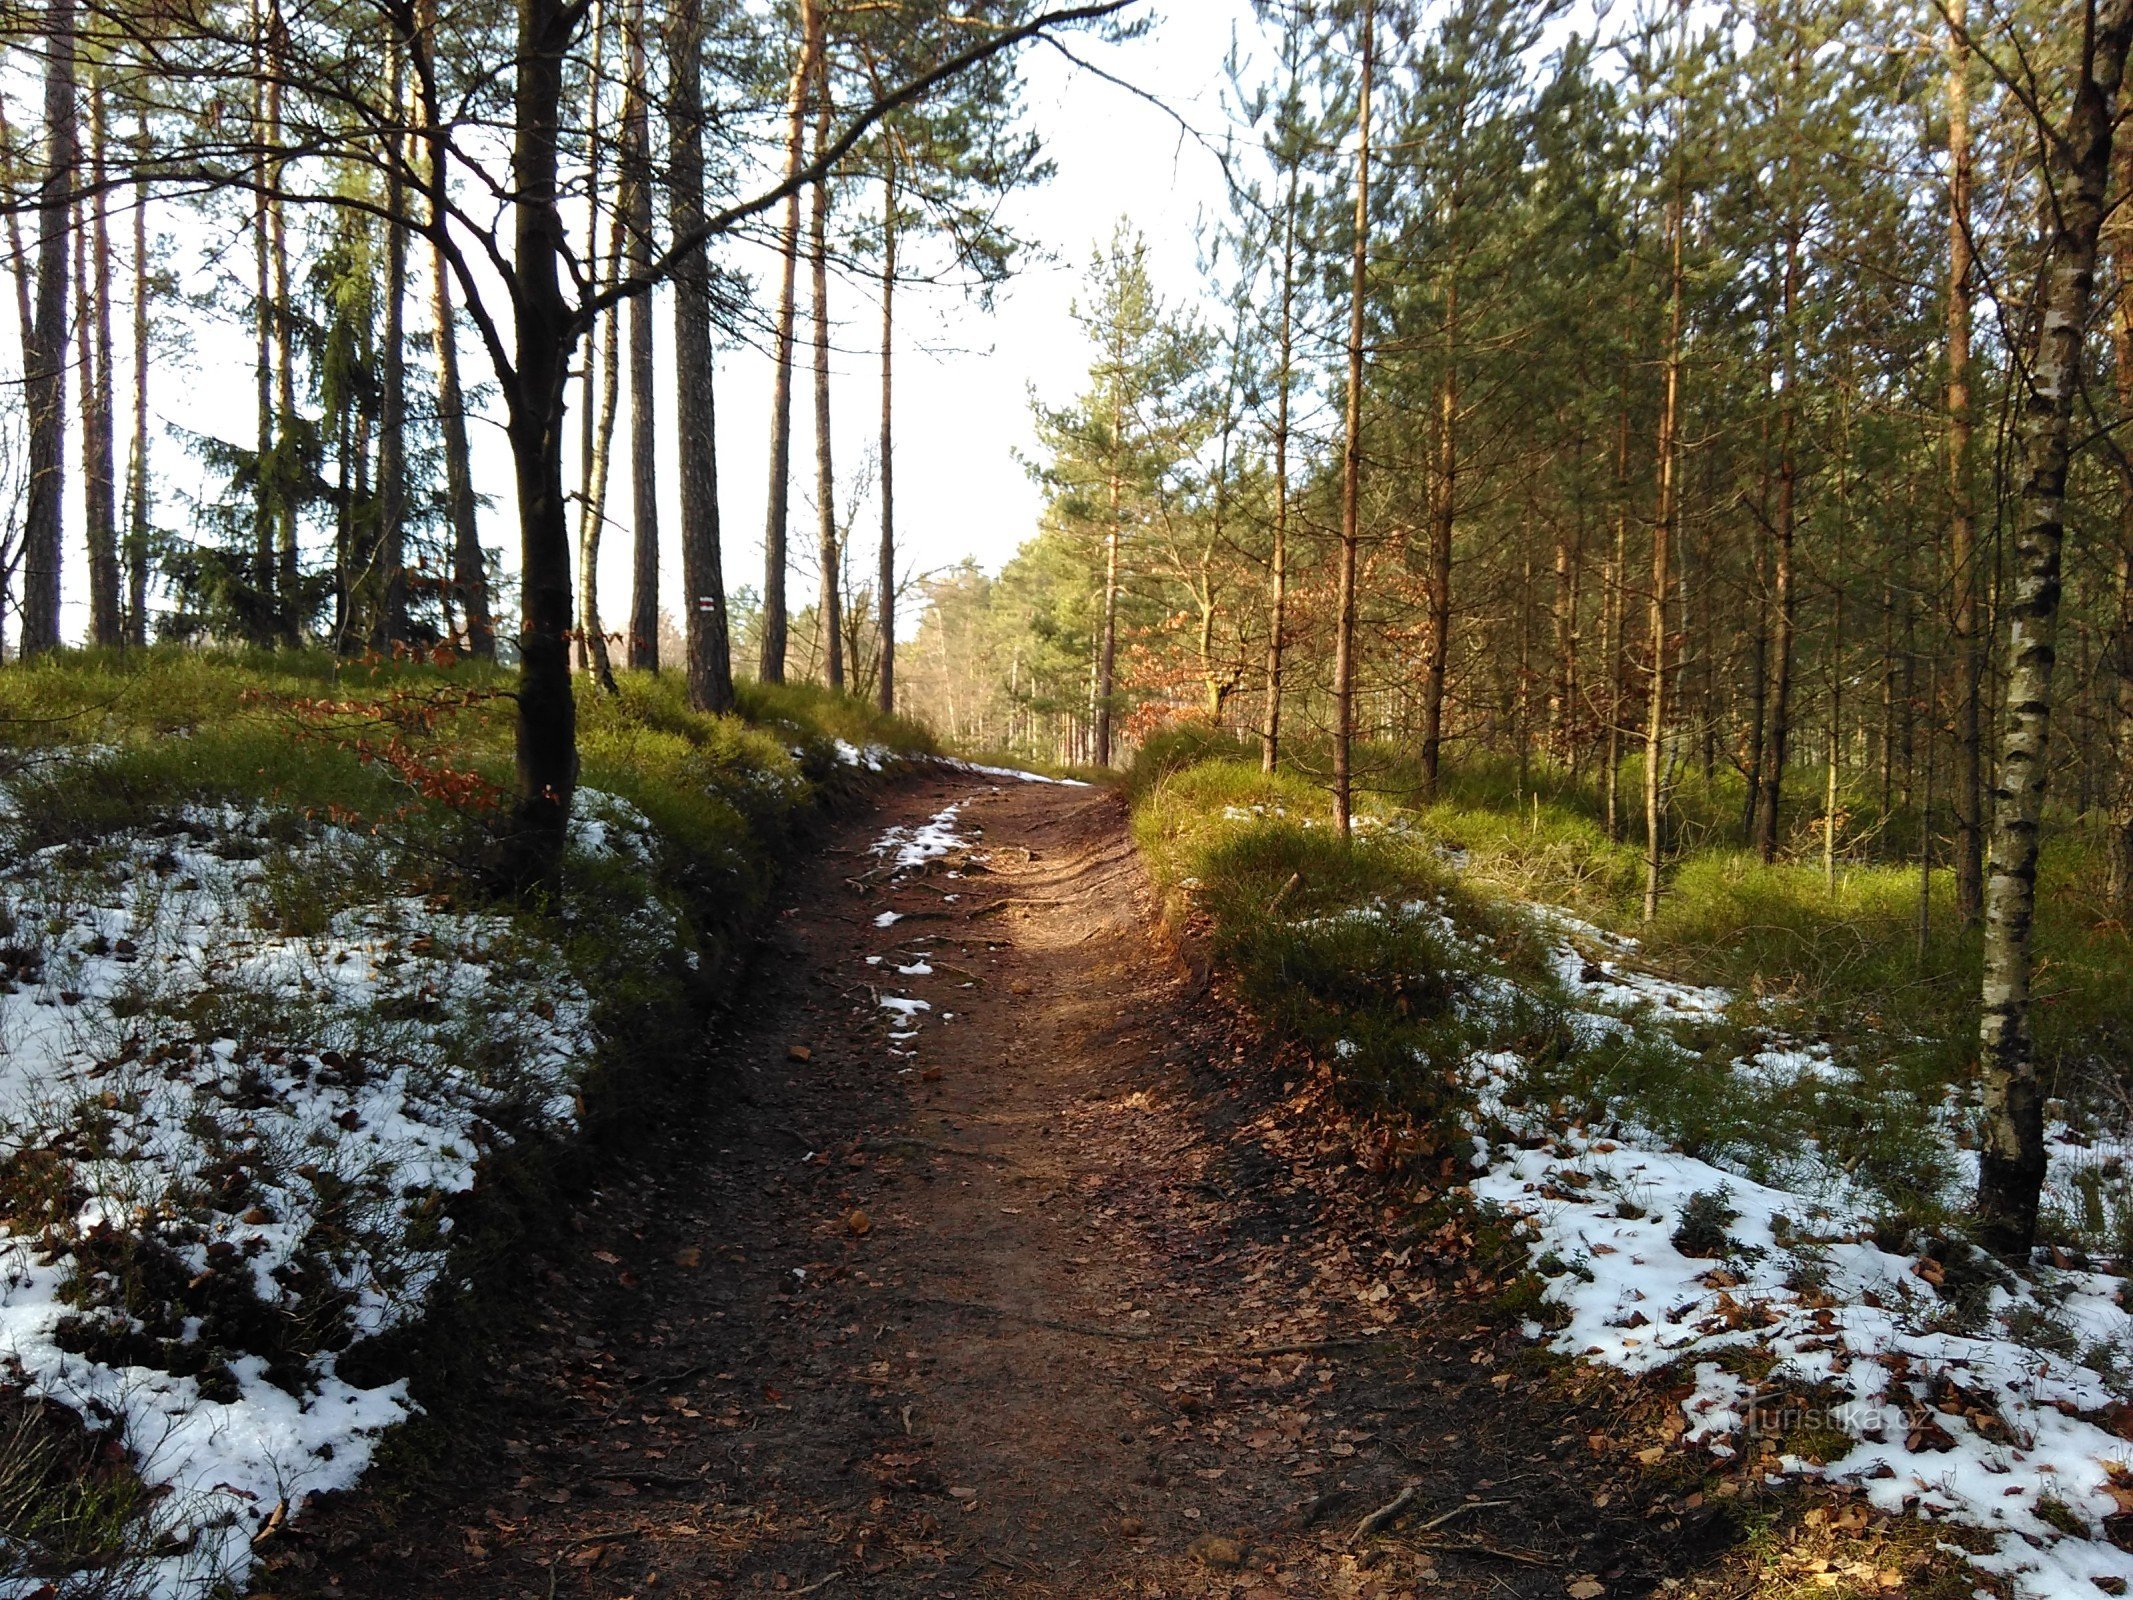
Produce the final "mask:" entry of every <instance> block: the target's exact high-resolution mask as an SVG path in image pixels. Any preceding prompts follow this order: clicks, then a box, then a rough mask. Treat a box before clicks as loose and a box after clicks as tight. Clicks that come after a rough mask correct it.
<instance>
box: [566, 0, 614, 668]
mask: <svg viewBox="0 0 2133 1600" xmlns="http://www.w3.org/2000/svg"><path fill="white" fill-rule="evenodd" d="M590 11H591V16H592V60H591V62H590V64H589V66H588V67H587V70H586V91H585V278H586V281H587V282H589V283H595V284H601V285H602V286H603V287H604V286H605V284H606V283H607V281H608V280H607V279H606V278H603V276H602V272H601V264H600V263H601V256H600V204H601V201H602V200H603V198H605V195H606V182H607V172H606V166H605V157H606V152H607V119H606V117H605V116H604V115H603V110H604V108H603V106H602V104H601V99H600V94H601V90H602V89H603V88H604V87H605V86H606V83H607V0H591V5H590ZM616 214H617V216H619V215H620V214H621V213H620V208H619V207H618V208H617V209H616ZM581 359H582V360H583V362H584V371H583V372H582V373H581V374H580V375H579V378H578V570H579V573H580V581H579V588H578V594H577V604H578V627H577V633H576V637H575V639H574V641H573V643H574V646H575V651H576V655H577V662H578V670H579V671H580V672H589V671H591V670H592V629H590V628H589V627H587V626H586V624H585V593H584V583H583V576H582V575H583V572H584V568H585V539H586V536H587V534H588V532H589V531H590V528H591V524H590V523H589V521H588V520H587V519H588V516H589V514H590V509H591V506H592V498H593V475H594V473H595V471H596V470H597V462H598V459H599V451H600V439H599V434H598V431H597V430H598V428H599V424H600V324H599V323H598V322H597V321H596V322H594V323H593V324H592V325H591V326H590V327H588V328H587V329H586V330H585V347H584V354H583V356H582V358H581Z"/></svg>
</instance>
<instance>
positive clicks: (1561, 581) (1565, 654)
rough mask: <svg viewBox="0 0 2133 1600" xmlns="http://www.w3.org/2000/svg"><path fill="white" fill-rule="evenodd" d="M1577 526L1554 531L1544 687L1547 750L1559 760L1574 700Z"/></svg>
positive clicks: (1564, 524)
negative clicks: (1549, 671) (1549, 664)
mask: <svg viewBox="0 0 2133 1600" xmlns="http://www.w3.org/2000/svg"><path fill="white" fill-rule="evenodd" d="M1579 532H1580V526H1579V524H1578V523H1576V522H1575V521H1573V520H1571V519H1570V518H1567V517H1566V518H1563V519H1562V520H1561V521H1559V522H1558V523H1557V524H1556V530H1555V591H1554V596H1553V602H1554V603H1553V604H1552V606H1551V607H1550V620H1551V622H1552V623H1553V624H1554V633H1555V672H1554V674H1553V681H1552V682H1551V683H1550V684H1549V685H1548V749H1549V753H1550V754H1552V755H1555V756H1558V757H1560V756H1562V755H1563V754H1564V753H1565V752H1566V751H1567V749H1568V748H1569V739H1568V732H1569V726H1570V715H1571V706H1572V705H1573V704H1574V703H1575V701H1576V697H1577V674H1578V665H1577V614H1578V590H1577V548H1576V540H1577V536H1578V533H1579Z"/></svg>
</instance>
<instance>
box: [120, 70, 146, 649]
mask: <svg viewBox="0 0 2133 1600" xmlns="http://www.w3.org/2000/svg"><path fill="white" fill-rule="evenodd" d="M135 150H136V156H137V159H138V161H139V163H140V168H139V170H140V171H145V168H146V164H147V158H148V115H147V113H146V112H143V113H141V116H140V124H139V128H138V130H137V132H136V134H135ZM149 294H150V288H149V274H148V179H147V178H146V177H145V176H139V175H137V176H136V177H135V179H134V184H133V450H132V453H131V455H130V457H129V458H128V460H127V463H126V634H127V638H128V640H129V641H130V642H131V643H133V644H134V645H135V646H137V647H141V646H145V645H146V644H147V643H148V546H149V518H150V514H151V494H152V490H151V489H150V486H149V482H148V472H149V461H148V444H149V440H148V381H149V342H148V328H149V304H148V302H149Z"/></svg>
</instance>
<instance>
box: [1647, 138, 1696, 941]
mask: <svg viewBox="0 0 2133 1600" xmlns="http://www.w3.org/2000/svg"><path fill="white" fill-rule="evenodd" d="M1677 160H1678V157H1677ZM1685 210H1686V206H1685V201H1684V197H1683V194H1682V180H1681V177H1680V175H1679V173H1678V172H1677V173H1676V175H1675V179H1674V192H1673V194H1672V195H1671V196H1670V197H1669V198H1668V200H1667V212H1666V231H1667V250H1668V257H1669V262H1670V267H1669V278H1670V282H1669V287H1668V291H1667V334H1666V380H1665V381H1666V392H1665V394H1664V396H1663V398H1662V399H1661V402H1660V409H1659V450H1658V476H1659V504H1658V508H1657V514H1656V515H1655V516H1654V517H1653V518H1652V592H1651V611H1650V617H1649V621H1648V626H1649V628H1650V630H1651V640H1650V644H1651V654H1652V661H1651V674H1652V676H1651V692H1650V696H1649V701H1650V703H1649V704H1648V705H1647V706H1646V707H1645V721H1644V920H1645V921H1646V922H1650V921H1651V920H1653V919H1654V918H1655V917H1657V916H1658V915H1659V869H1660V865H1661V854H1660V852H1661V848H1662V846H1663V844H1664V842H1665V831H1666V830H1665V821H1666V819H1665V798H1666V796H1665V789H1664V786H1663V783H1662V779H1661V773H1660V761H1661V758H1662V757H1663V756H1664V754H1665V747H1666V716H1667V707H1666V661H1667V650H1666V591H1667V584H1668V582H1669V580H1670V577H1671V573H1670V571H1669V559H1670V557H1671V555H1672V548H1671V547H1672V544H1673V538H1674V519H1675V516H1676V500H1677V496H1678V494H1679V488H1678V485H1677V482H1676V480H1677V477H1678V474H1679V466H1680V455H1681V446H1680V432H1681V296H1682V263H1681V242H1682V241H1681V236H1682V233H1683V232H1684V231H1685V227H1686V217H1685V215H1684V213H1685Z"/></svg>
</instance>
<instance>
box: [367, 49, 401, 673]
mask: <svg viewBox="0 0 2133 1600" xmlns="http://www.w3.org/2000/svg"><path fill="white" fill-rule="evenodd" d="M387 48H388V49H389V50H390V51H391V61H390V68H389V70H388V72H387V90H386V92H387V93H388V94H389V95H390V96H391V100H392V113H391V115H392V120H393V122H394V124H395V125H396V126H397V125H398V124H399V123H400V122H402V121H404V120H405V118H406V114H407V113H406V110H405V107H406V104H407V49H406V45H405V42H404V41H403V40H402V39H401V38H400V37H399V35H398V33H397V31H396V32H395V33H394V36H393V37H392V39H391V40H390V41H389V43H388V46H387ZM390 142H391V144H392V145H393V147H394V148H393V151H392V153H391V154H390V155H389V156H388V158H387V166H386V178H385V208H386V212H387V218H386V222H385V348H384V350H383V351H382V352H381V356H382V360H381V361H380V363H379V367H380V371H379V398H378V566H379V569H380V574H381V576H382V577H383V580H384V583H383V589H382V595H381V604H380V608H379V612H378V621H377V628H376V632H375V639H374V642H375V643H377V644H378V645H380V646H383V647H390V646H393V645H397V644H403V643H405V642H406V641H407V639H408V638H409V633H408V615H407V350H406V340H407V223H406V221H405V213H406V209H407V185H406V182H405V180H404V178H403V176H402V171H401V168H402V162H401V159H400V155H401V153H400V150H399V148H398V147H399V144H400V139H399V135H398V134H397V133H395V134H393V135H392V136H391V140H390Z"/></svg>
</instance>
